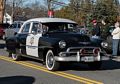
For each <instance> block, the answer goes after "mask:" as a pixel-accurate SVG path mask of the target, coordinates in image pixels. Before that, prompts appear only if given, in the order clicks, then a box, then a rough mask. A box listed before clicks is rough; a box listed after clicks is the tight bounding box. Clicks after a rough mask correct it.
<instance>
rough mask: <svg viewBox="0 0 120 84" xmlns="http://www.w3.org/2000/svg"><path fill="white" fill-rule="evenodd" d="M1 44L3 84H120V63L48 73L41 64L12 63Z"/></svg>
mask: <svg viewBox="0 0 120 84" xmlns="http://www.w3.org/2000/svg"><path fill="white" fill-rule="evenodd" d="M4 46H5V43H4V41H2V40H0V84H120V80H119V79H120V62H119V61H113V60H109V61H106V62H103V64H102V67H101V69H100V70H90V69H89V68H88V66H87V65H85V64H67V65H65V66H64V67H62V69H60V71H56V72H51V71H48V70H46V68H45V66H44V65H42V64H41V62H40V61H37V60H32V59H24V60H23V61H19V62H16V61H12V59H10V58H9V57H7V56H8V53H7V52H6V51H5V50H4Z"/></svg>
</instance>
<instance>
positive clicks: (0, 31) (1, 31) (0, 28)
mask: <svg viewBox="0 0 120 84" xmlns="http://www.w3.org/2000/svg"><path fill="white" fill-rule="evenodd" d="M8 27H9V24H8V23H3V24H0V38H2V39H5V29H7V28H8Z"/></svg>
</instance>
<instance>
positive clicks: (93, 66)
mask: <svg viewBox="0 0 120 84" xmlns="http://www.w3.org/2000/svg"><path fill="white" fill-rule="evenodd" d="M88 66H89V67H90V68H91V69H100V68H101V66H102V62H101V61H97V62H91V63H88Z"/></svg>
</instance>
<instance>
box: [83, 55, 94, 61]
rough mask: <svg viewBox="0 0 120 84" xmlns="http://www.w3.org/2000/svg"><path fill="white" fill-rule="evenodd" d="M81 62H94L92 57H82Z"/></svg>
mask: <svg viewBox="0 0 120 84" xmlns="http://www.w3.org/2000/svg"><path fill="white" fill-rule="evenodd" d="M81 60H82V61H84V62H93V61H94V57H93V56H89V57H82V58H81Z"/></svg>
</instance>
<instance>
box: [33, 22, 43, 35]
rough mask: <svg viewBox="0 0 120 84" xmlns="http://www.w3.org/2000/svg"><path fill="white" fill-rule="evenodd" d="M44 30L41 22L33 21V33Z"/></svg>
mask: <svg viewBox="0 0 120 84" xmlns="http://www.w3.org/2000/svg"><path fill="white" fill-rule="evenodd" d="M41 31H42V29H41V27H40V24H39V23H33V26H32V33H34V34H37V33H40V32H41Z"/></svg>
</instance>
